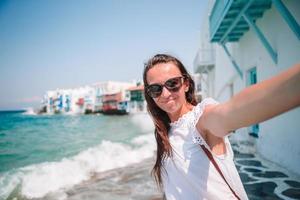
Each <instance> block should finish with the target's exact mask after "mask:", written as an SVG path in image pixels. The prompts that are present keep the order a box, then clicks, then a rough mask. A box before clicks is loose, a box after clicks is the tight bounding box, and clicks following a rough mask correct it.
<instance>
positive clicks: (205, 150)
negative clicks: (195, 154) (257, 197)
mask: <svg viewBox="0 0 300 200" xmlns="http://www.w3.org/2000/svg"><path fill="white" fill-rule="evenodd" d="M200 146H201V148H202V149H203V151H204V152H205V154H206V155H207V157H208V158H209V160H210V161H211V162H212V164H213V165H214V166H215V168H216V170H217V171H218V172H219V174H220V175H221V177H222V178H223V180H224V181H225V183H226V184H227V185H228V187H229V189H230V190H231V192H232V193H233V195H234V196H235V197H236V198H237V199H238V200H240V198H239V196H238V195H237V194H236V193H235V192H234V190H233V189H232V188H231V186H230V185H229V183H228V182H227V181H226V179H225V177H224V175H223V173H222V171H221V169H220V168H219V166H218V164H217V162H216V161H215V159H214V157H213V155H212V154H211V152H210V151H209V150H207V148H206V147H205V146H204V145H200Z"/></svg>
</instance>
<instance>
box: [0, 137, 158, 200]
mask: <svg viewBox="0 0 300 200" xmlns="http://www.w3.org/2000/svg"><path fill="white" fill-rule="evenodd" d="M155 147H156V145H155V139H154V137H153V135H152V134H147V135H141V136H138V137H136V138H134V139H133V140H132V141H131V144H130V145H126V144H123V143H115V142H111V141H106V140H103V141H102V142H101V143H100V144H99V145H98V146H95V147H92V148H89V149H87V150H84V151H82V152H80V153H79V154H77V155H76V156H74V157H71V158H64V159H62V160H61V161H59V162H44V163H40V164H35V165H30V166H27V167H23V168H20V169H17V170H14V171H13V172H12V171H10V172H7V173H5V174H2V175H1V177H0V199H5V198H7V197H8V196H9V194H10V193H11V192H12V191H13V190H14V189H15V188H16V187H17V186H18V185H21V187H20V193H21V195H22V196H25V197H26V198H42V197H44V196H45V195H47V194H50V193H56V194H61V195H60V197H61V198H60V199H63V198H64V197H65V196H66V194H64V192H63V191H65V190H67V189H69V188H71V187H72V186H74V185H76V184H78V183H80V182H82V181H85V180H88V179H89V178H90V177H91V176H92V175H93V174H94V173H97V172H103V171H106V170H110V169H114V168H119V167H124V166H126V165H129V164H133V163H138V162H141V161H142V160H143V159H146V158H150V157H152V156H153V153H154V151H155Z"/></svg>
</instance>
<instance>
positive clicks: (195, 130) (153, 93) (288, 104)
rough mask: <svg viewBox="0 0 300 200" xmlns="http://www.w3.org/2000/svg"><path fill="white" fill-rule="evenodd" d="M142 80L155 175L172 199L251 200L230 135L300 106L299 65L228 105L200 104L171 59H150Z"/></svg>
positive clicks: (180, 68)
mask: <svg viewBox="0 0 300 200" xmlns="http://www.w3.org/2000/svg"><path fill="white" fill-rule="evenodd" d="M143 80H144V85H145V98H146V101H147V107H148V111H149V113H150V115H151V116H152V118H153V122H154V125H155V131H154V133H155V137H156V142H157V157H156V163H155V165H154V168H153V171H152V173H153V174H154V177H155V179H156V181H157V183H158V185H159V186H160V187H161V188H163V190H164V193H165V197H166V198H167V199H188V200H193V199H197V200H198V199H248V198H247V195H246V192H245V190H244V187H243V185H242V182H241V180H240V177H239V175H238V172H237V170H236V167H235V165H234V163H233V152H232V149H231V146H230V143H229V141H228V138H227V136H228V134H229V133H230V132H231V131H232V130H235V129H238V128H241V127H245V126H249V125H251V124H255V123H258V122H262V121H264V120H267V119H269V118H272V117H274V116H276V115H278V114H280V113H283V112H285V111H287V110H289V109H291V108H294V107H297V106H299V104H300V89H299V86H297V84H298V85H299V84H300V65H297V66H295V67H293V68H290V69H289V70H287V71H286V72H284V73H282V74H280V75H278V76H276V77H274V78H272V79H269V80H266V81H263V82H261V83H258V84H256V85H254V86H252V87H249V88H246V89H244V90H243V91H241V92H240V93H238V94H237V95H235V96H234V97H233V98H232V99H231V100H229V101H228V102H226V103H223V104H219V103H217V102H216V101H214V100H213V99H211V98H207V99H204V100H203V101H202V102H201V103H199V104H197V102H196V99H195V95H194V81H193V80H192V78H191V76H190V75H189V74H188V72H187V71H186V69H185V67H184V66H183V64H182V63H181V62H180V61H179V60H178V59H176V58H174V57H172V56H170V55H165V54H158V55H155V56H154V57H153V58H151V59H150V60H149V61H148V62H147V63H146V65H145V69H144V73H143ZM287 97H289V98H287Z"/></svg>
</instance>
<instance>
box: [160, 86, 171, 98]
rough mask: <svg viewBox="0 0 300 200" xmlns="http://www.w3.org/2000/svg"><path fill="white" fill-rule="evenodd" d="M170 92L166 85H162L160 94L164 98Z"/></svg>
mask: <svg viewBox="0 0 300 200" xmlns="http://www.w3.org/2000/svg"><path fill="white" fill-rule="evenodd" d="M170 94H171V92H170V91H169V90H168V89H167V88H166V87H163V89H162V92H161V96H162V97H164V98H167V97H169V96H170Z"/></svg>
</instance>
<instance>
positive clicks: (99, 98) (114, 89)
mask: <svg viewBox="0 0 300 200" xmlns="http://www.w3.org/2000/svg"><path fill="white" fill-rule="evenodd" d="M133 86H135V83H134V82H132V83H130V82H116V81H107V82H99V83H94V84H92V85H91V87H93V88H94V89H95V111H100V110H101V108H102V103H103V95H106V94H115V93H119V92H121V95H122V99H124V100H126V101H128V97H127V96H126V89H127V88H129V87H133Z"/></svg>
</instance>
